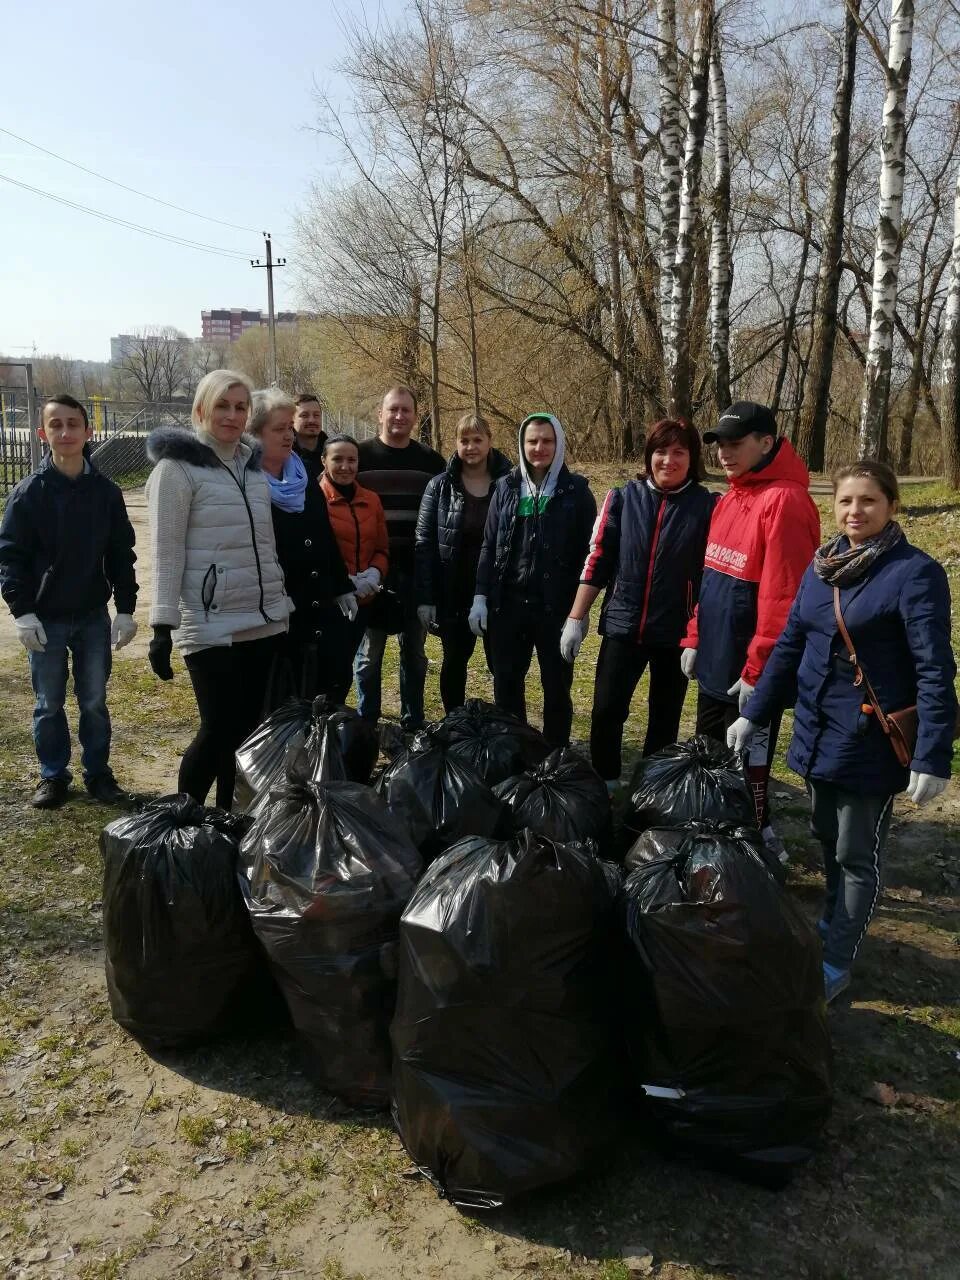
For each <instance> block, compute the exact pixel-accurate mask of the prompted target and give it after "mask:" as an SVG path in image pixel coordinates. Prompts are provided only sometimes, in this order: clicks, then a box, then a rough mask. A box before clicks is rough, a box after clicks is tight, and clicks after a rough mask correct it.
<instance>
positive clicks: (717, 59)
mask: <svg viewBox="0 0 960 1280" xmlns="http://www.w3.org/2000/svg"><path fill="white" fill-rule="evenodd" d="M710 102H711V107H712V111H713V155H714V162H713V166H714V167H713V202H712V206H711V209H710V361H711V364H712V365H713V396H714V401H715V403H716V410H717V413H718V414H721V413H723V412H724V410H725V409H728V408H729V407H730V399H731V396H730V288H731V285H732V284H733V265H732V262H731V258H730V134H729V130H728V128H727V85H726V81H725V80H724V77H723V60H722V55H721V49H720V34H719V32H714V38H713V46H712V48H711V50H710Z"/></svg>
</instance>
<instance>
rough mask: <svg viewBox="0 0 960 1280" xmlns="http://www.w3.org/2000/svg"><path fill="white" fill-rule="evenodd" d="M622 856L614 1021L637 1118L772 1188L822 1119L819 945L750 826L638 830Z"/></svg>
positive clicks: (825, 1091)
mask: <svg viewBox="0 0 960 1280" xmlns="http://www.w3.org/2000/svg"><path fill="white" fill-rule="evenodd" d="M660 835H665V836H666V837H667V840H668V842H670V843H672V842H673V840H674V838H675V837H676V838H677V839H676V847H675V848H674V849H672V850H671V849H669V848H668V847H664V844H663V842H662V841H659V840H658V839H657V837H658V836H660ZM631 857H632V859H633V862H634V864H635V866H634V870H632V871H631V872H630V874H629V875H628V876H627V878H626V880H625V881H624V884H623V887H622V889H621V893H620V905H621V916H622V920H623V922H624V925H625V929H626V936H627V940H628V956H629V958H628V960H627V961H626V963H625V967H624V972H623V983H622V986H623V998H624V1016H623V1025H624V1026H625V1028H626V1033H627V1041H628V1047H629V1052H630V1065H631V1072H632V1075H633V1079H634V1081H635V1083H636V1086H637V1087H638V1088H639V1089H640V1090H641V1092H642V1094H643V1096H644V1098H645V1110H646V1112H647V1113H648V1114H649V1116H650V1118H651V1120H652V1121H653V1122H654V1128H655V1130H656V1131H657V1132H659V1134H660V1136H661V1137H662V1138H663V1139H664V1140H665V1141H666V1142H668V1143H669V1144H670V1145H671V1146H675V1147H679V1148H683V1149H687V1150H690V1151H694V1152H696V1153H698V1154H699V1155H701V1156H702V1157H704V1158H706V1159H708V1160H710V1161H711V1162H714V1163H719V1164H722V1165H725V1166H727V1167H729V1168H732V1169H733V1170H735V1171H737V1172H740V1173H744V1174H747V1175H749V1176H751V1177H755V1178H757V1179H758V1180H761V1181H764V1182H767V1183H768V1184H772V1185H782V1184H783V1183H784V1182H786V1181H787V1180H788V1179H789V1177H790V1175H791V1173H792V1172H793V1170H794V1169H795V1168H796V1166H797V1165H798V1164H800V1163H801V1162H802V1161H804V1160H806V1159H807V1158H808V1157H809V1156H810V1155H811V1154H812V1153H813V1151H814V1150H815V1149H816V1147H817V1145H818V1140H819V1136H820V1132H821V1130H822V1128H823V1125H824V1124H825V1122H826V1120H827V1117H828V1115H829V1114H830V1106H831V1099H832V1057H831V1051H830V1037H829V1034H828V1032H827V1021H826V1005H825V1003H824V995H823V971H822V960H821V952H820V942H819V939H818V938H817V935H816V933H815V931H814V929H813V928H812V926H811V925H810V924H809V922H808V921H807V920H806V919H805V917H804V916H803V914H802V913H801V911H800V909H799V908H798V906H797V905H796V903H795V902H794V900H793V899H792V897H791V896H790V894H789V893H788V892H787V890H786V889H785V888H784V887H783V885H782V884H781V880H780V877H781V871H780V866H779V863H778V862H777V859H776V857H775V856H774V855H772V854H770V853H768V852H767V850H766V849H765V848H764V845H763V840H762V838H761V836H760V835H759V833H758V832H757V831H756V830H755V829H753V828H748V827H736V826H733V825H730V824H726V823H700V824H696V823H691V824H690V826H689V827H688V828H687V829H685V830H684V831H683V832H675V831H674V832H666V833H659V832H657V833H655V832H647V833H646V835H645V836H643V837H641V840H640V841H638V843H637V845H636V846H635V847H634V850H633V851H632V853H631Z"/></svg>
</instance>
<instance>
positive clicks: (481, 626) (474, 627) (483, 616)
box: [467, 596, 487, 636]
mask: <svg viewBox="0 0 960 1280" xmlns="http://www.w3.org/2000/svg"><path fill="white" fill-rule="evenodd" d="M467 624H468V625H469V627H470V630H471V631H472V632H473V634H474V635H475V636H482V635H483V634H484V632H485V631H486V629H487V597H486V596H474V597H473V604H472V605H471V606H470V613H469V614H468V615H467Z"/></svg>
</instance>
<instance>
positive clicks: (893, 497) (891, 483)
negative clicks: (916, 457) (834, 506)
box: [833, 458, 900, 502]
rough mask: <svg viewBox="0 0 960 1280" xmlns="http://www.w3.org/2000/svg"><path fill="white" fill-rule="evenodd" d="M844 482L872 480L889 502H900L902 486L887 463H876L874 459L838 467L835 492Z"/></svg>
mask: <svg viewBox="0 0 960 1280" xmlns="http://www.w3.org/2000/svg"><path fill="white" fill-rule="evenodd" d="M844 480H872V481H873V483H874V484H875V485H876V486H877V488H878V489H881V490H882V491H883V494H884V497H885V498H886V499H887V501H888V502H899V501H900V485H899V483H898V481H897V473H896V472H895V471H894V469H893V467H888V466H887V464H886V463H885V462H874V461H873V459H872V458H861V459H860V461H859V462H851V464H850V465H849V466H848V467H838V468H837V470H836V471H835V472H834V473H833V492H834V493H836V492H837V490H838V489H839V488H840V485H841V482H842V481H844Z"/></svg>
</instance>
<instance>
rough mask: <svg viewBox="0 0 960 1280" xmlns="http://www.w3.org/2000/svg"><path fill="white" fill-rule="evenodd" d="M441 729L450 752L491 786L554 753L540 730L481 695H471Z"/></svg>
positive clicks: (444, 721) (442, 721) (441, 724)
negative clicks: (472, 696) (480, 696)
mask: <svg viewBox="0 0 960 1280" xmlns="http://www.w3.org/2000/svg"><path fill="white" fill-rule="evenodd" d="M437 730H438V732H439V734H440V736H441V737H442V740H443V741H444V743H446V745H447V751H448V753H449V754H450V755H453V756H456V758H457V759H458V760H462V761H463V763H464V764H466V765H469V767H470V768H471V769H472V770H473V771H474V773H477V774H479V776H480V777H481V778H482V779H483V780H484V782H486V783H487V785H488V786H491V787H494V786H496V785H497V783H498V782H503V781H505V779H507V778H512V777H514V776H515V775H516V774H518V773H523V772H524V770H525V769H530V768H532V767H533V766H534V765H536V764H539V763H540V761H541V760H543V759H544V758H545V757H546V756H547V755H548V754H549V752H550V746H549V744H548V742H547V740H546V738H545V737H544V736H543V734H542V733H541V732H540V731H539V729H534V728H533V726H532V725H528V724H524V722H523V721H522V720H520V719H518V718H517V717H516V716H515V715H511V713H510V712H509V711H503V710H502V709H501V708H500V707H497V706H494V704H493V703H492V702H484V701H483V700H482V699H480V698H468V699H467V701H466V702H465V703H464V704H463V706H462V707H457V708H456V709H455V710H453V711H451V712H450V714H449V715H448V716H446V717H445V718H444V719H443V720H441V721H440V724H439V725H438V726H437Z"/></svg>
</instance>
